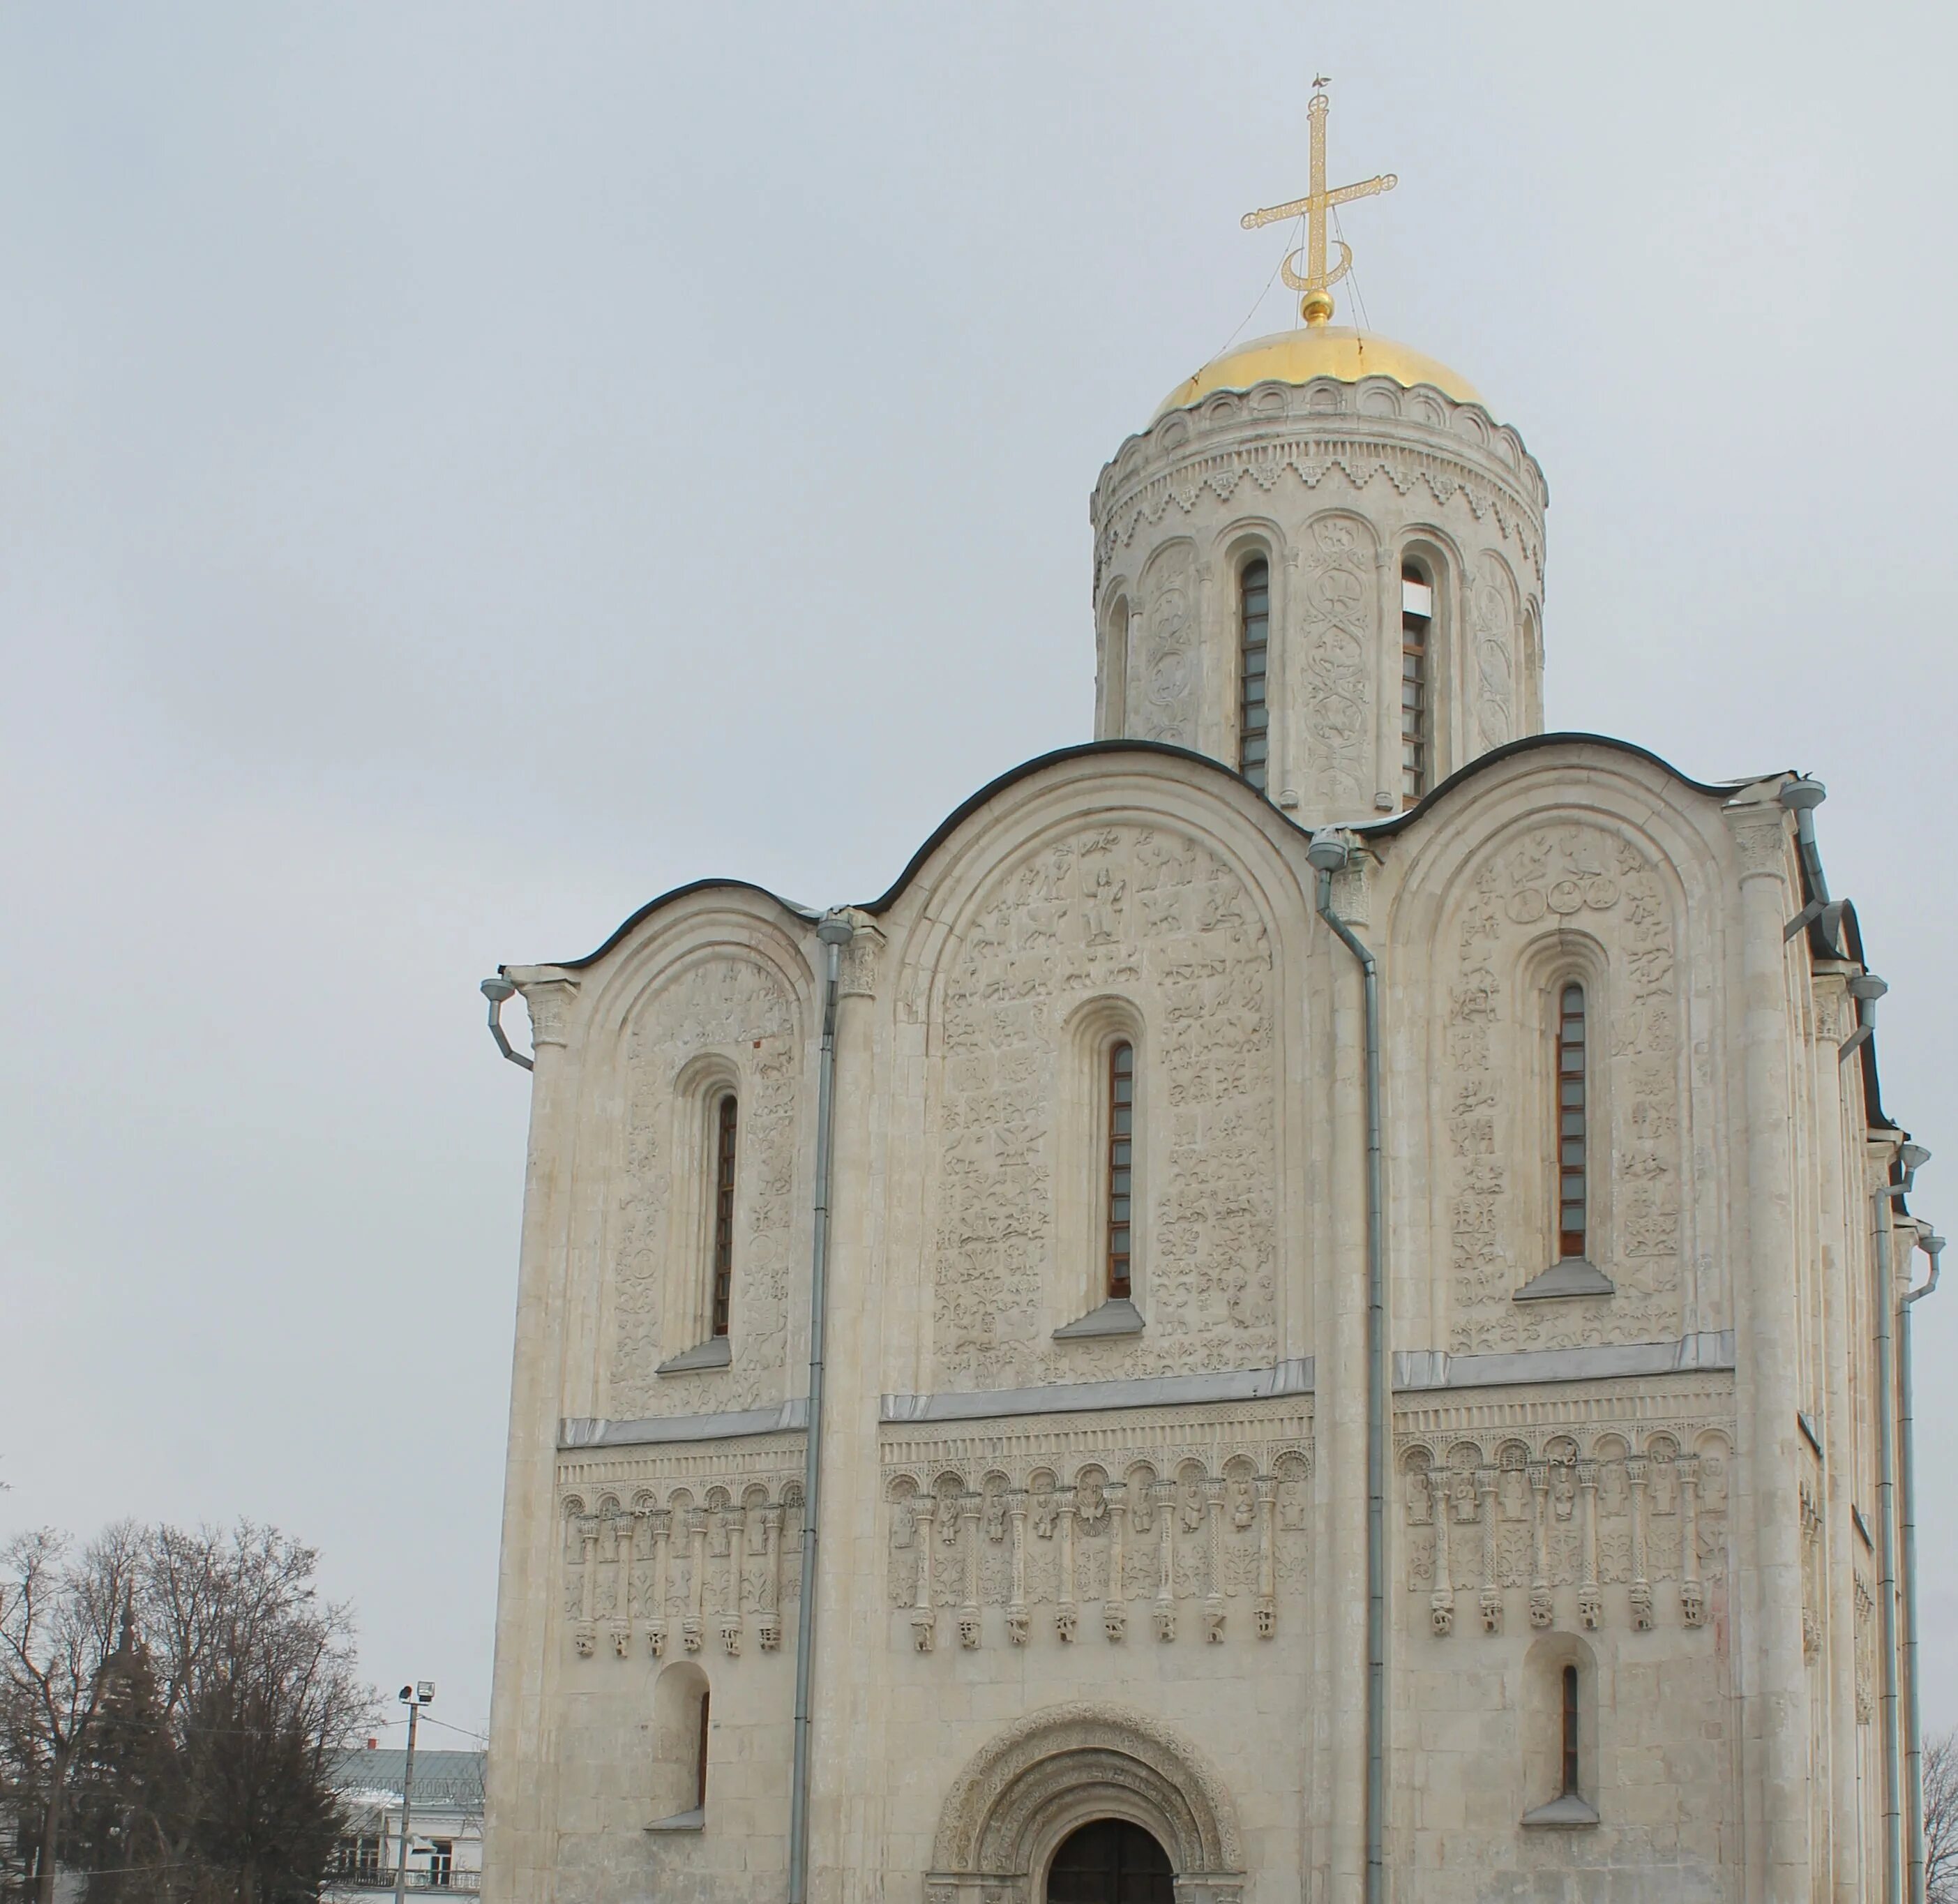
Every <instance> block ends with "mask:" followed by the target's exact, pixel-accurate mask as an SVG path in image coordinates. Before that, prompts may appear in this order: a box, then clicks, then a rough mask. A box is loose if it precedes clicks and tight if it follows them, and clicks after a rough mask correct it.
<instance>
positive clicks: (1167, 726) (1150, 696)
mask: <svg viewBox="0 0 1958 1904" xmlns="http://www.w3.org/2000/svg"><path fill="white" fill-rule="evenodd" d="M1141 601H1142V612H1141V617H1140V622H1139V635H1138V625H1137V624H1136V622H1135V621H1133V620H1132V621H1131V623H1130V624H1129V641H1130V643H1131V644H1132V646H1131V659H1130V665H1131V666H1132V668H1133V670H1134V674H1133V679H1132V681H1131V682H1130V684H1129V732H1130V733H1131V734H1134V735H1139V737H1140V738H1142V739H1143V740H1145V741H1166V742H1168V744H1170V745H1171V746H1173V747H1194V746H1195V745H1196V709H1197V695H1198V687H1199V676H1200V665H1199V658H1198V655H1197V643H1196V551H1194V550H1193V548H1192V547H1190V544H1188V543H1187V542H1177V543H1173V544H1171V546H1170V547H1168V548H1166V549H1164V550H1162V551H1160V552H1159V553H1158V554H1157V556H1156V557H1155V559H1154V560H1152V562H1151V563H1150V564H1149V568H1148V570H1147V571H1146V572H1145V574H1144V576H1143V577H1142V590H1141Z"/></svg>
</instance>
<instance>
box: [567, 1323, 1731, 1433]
mask: <svg viewBox="0 0 1958 1904" xmlns="http://www.w3.org/2000/svg"><path fill="white" fill-rule="evenodd" d="M1733 1366H1734V1331H1732V1330H1731V1329H1716V1330H1711V1331H1705V1332H1703V1333H1701V1334H1697V1335H1685V1336H1681V1338H1679V1340H1678V1341H1676V1342H1627V1343H1621V1344H1615V1345H1598V1346H1595V1347H1589V1348H1579V1349H1520V1350H1516V1351H1515V1352H1514V1353H1510V1354H1503V1355H1452V1354H1450V1353H1449V1352H1448V1351H1447V1350H1446V1349H1415V1350H1396V1351H1395V1352H1394V1388H1395V1391H1396V1393H1399V1394H1408V1393H1418V1392H1421V1391H1424V1390H1431V1389H1441V1388H1448V1389H1460V1388H1503V1387H1510V1386H1514V1385H1517V1384H1519V1383H1530V1382H1597V1381H1604V1380H1608V1379H1611V1377H1613V1376H1650V1375H1678V1374H1684V1373H1688V1372H1693V1371H1695V1370H1707V1369H1731V1368H1732V1367H1733ZM1313 1389H1314V1371H1313V1358H1312V1357H1310V1356H1309V1355H1308V1356H1300V1357H1295V1358H1294V1360H1291V1361H1288V1362H1281V1363H1277V1364H1276V1365H1275V1366H1273V1367H1272V1368H1269V1369H1223V1370H1221V1371H1218V1372H1215V1373H1212V1374H1209V1375H1156V1376H1133V1377H1131V1378H1129V1379H1127V1380H1126V1381H1120V1382H1048V1383H1046V1384H1044V1385H1043V1386H1041V1387H1039V1388H991V1389H981V1390H977V1391H972V1390H956V1391H948V1392H945V1393H943V1394H940V1395H882V1396H880V1397H879V1399H878V1405H877V1419H878V1420H879V1421H880V1422H882V1423H920V1422H938V1421H994V1420H1005V1419H1006V1418H1008V1417H1012V1416H1015V1415H1063V1414H1098V1413H1104V1412H1109V1411H1114V1410H1118V1409H1123V1408H1163V1407H1198V1406H1201V1405H1202V1404H1205V1403H1208V1402H1219V1401H1263V1400H1264V1399H1266V1398H1267V1397H1270V1396H1274V1395H1310V1394H1312V1393H1313ZM807 1426H809V1401H808V1398H806V1396H800V1395H798V1396H797V1397H796V1398H794V1400H792V1401H784V1402H783V1403H781V1404H779V1405H778V1406H777V1407H773V1408H744V1409H742V1410H740V1411H737V1412H735V1413H733V1414H718V1415H667V1416H657V1417H651V1418H649V1419H647V1420H638V1421H608V1420H604V1418H603V1417H592V1416H567V1417H566V1418H565V1419H564V1420H562V1422H561V1423H559V1428H558V1445H559V1448H561V1449H580V1448H635V1447H648V1446H657V1445H661V1444H662V1443H671V1442H695V1441H733V1440H738V1439H741V1438H743V1436H751V1435H781V1434H799V1433H801V1432H802V1430H804V1429H805V1428H806V1427H807Z"/></svg>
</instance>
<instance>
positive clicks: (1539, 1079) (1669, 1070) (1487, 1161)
mask: <svg viewBox="0 0 1958 1904" xmlns="http://www.w3.org/2000/svg"><path fill="white" fill-rule="evenodd" d="M1564 922H1569V924H1570V925H1571V926H1572V927H1573V928H1579V929H1581V930H1583V931H1584V932H1585V933H1586V935H1588V936H1589V937H1590V938H1593V939H1595V940H1597V941H1600V942H1602V944H1603V945H1604V946H1605V949H1606V956H1607V957H1608V960H1609V962H1610V966H1611V971H1610V975H1609V978H1610V982H1609V984H1608V986H1607V987H1606V988H1605V990H1606V992H1608V998H1609V1003H1610V1007H1611V1016H1610V1020H1609V1022H1608V1023H1605V1022H1603V1021H1602V1020H1601V1018H1600V1017H1599V1012H1600V1008H1601V1006H1602V1003H1603V1001H1602V1000H1599V999H1598V998H1590V999H1589V1001H1588V1002H1589V1005H1590V1009H1591V1012H1592V1022H1591V1025H1590V1027H1589V1037H1590V1041H1591V1053H1592V1056H1591V1064H1592V1090H1591V1093H1590V1094H1589V1095H1590V1112H1591V1131H1590V1138H1589V1145H1590V1151H1591V1155H1592V1158H1593V1160H1595V1166H1597V1167H1598V1168H1601V1169H1602V1168H1606V1167H1608V1169H1609V1170H1610V1173H1611V1181H1610V1195H1611V1219H1610V1221H1609V1222H1608V1223H1602V1222H1600V1221H1598V1216H1599V1214H1602V1199H1601V1198H1600V1196H1599V1195H1598V1192H1597V1191H1595V1190H1594V1193H1593V1220H1592V1228H1591V1232H1590V1236H1589V1246H1590V1247H1591V1248H1592V1250H1593V1251H1594V1252H1595V1253H1596V1254H1598V1255H1601V1256H1602V1258H1603V1260H1601V1261H1598V1268H1601V1269H1602V1270H1603V1271H1605V1274H1607V1275H1608V1276H1610V1277H1611V1278H1612V1280H1614V1282H1615V1283H1616V1284H1617V1293H1616V1295H1615V1296H1613V1297H1611V1299H1610V1301H1609V1303H1608V1306H1607V1305H1605V1304H1602V1303H1567V1302H1545V1303H1516V1302H1513V1300H1512V1299H1511V1298H1512V1297H1513V1295H1514V1293H1515V1292H1516V1290H1517V1289H1519V1287H1522V1284H1524V1283H1526V1282H1527V1281H1528V1280H1529V1279H1530V1278H1531V1277H1533V1276H1535V1275H1536V1274H1538V1272H1539V1271H1541V1270H1544V1269H1545V1268H1548V1267H1549V1265H1550V1261H1551V1255H1550V1252H1551V1248H1552V1246H1553V1245H1554V1233H1553V1225H1552V1222H1551V1198H1552V1196H1553V1194H1554V1185H1553V1183H1552V1181H1551V1177H1550V1174H1549V1171H1548V1162H1547V1160H1548V1155H1549V1150H1550V1144H1551V1134H1552V1131H1553V1130H1554V1122H1553V1119H1552V1117H1551V1097H1550V1084H1549V1069H1548V1068H1549V1066H1550V1065H1551V1063H1552V1057H1551V1048H1550V1043H1549V1038H1548V1032H1547V1030H1543V1029H1541V1027H1540V1025H1539V1024H1538V1023H1534V1022H1529V1021H1527V1020H1526V1022H1523V1023H1517V1022H1515V1020H1516V1017H1517V1015H1518V1007H1519V1004H1520V1005H1522V1007H1523V1008H1525V1009H1526V1010H1527V1008H1528V1006H1529V1003H1530V1001H1528V1000H1518V999H1517V998H1516V996H1515V994H1514V992H1513V989H1512V980H1513V975H1514V974H1515V973H1516V972H1517V971H1518V970H1519V969H1525V967H1526V961H1527V960H1528V956H1529V950H1530V948H1531V946H1532V942H1535V941H1541V940H1542V939H1543V938H1545V935H1548V934H1551V933H1554V931H1557V929H1558V928H1559V927H1560V925H1563V924H1564ZM1452 938H1453V946H1452V951H1451V955H1450V956H1451V957H1452V961H1453V963H1452V969H1451V973H1450V976H1449V983H1448V992H1447V997H1446V1025H1445V1029H1444V1033H1443V1038H1444V1043H1443V1054H1442V1061H1443V1065H1445V1067H1446V1077H1447V1080H1448V1083H1447V1086H1446V1096H1445V1098H1444V1100H1443V1105H1442V1110H1441V1115H1442V1134H1443V1151H1444V1156H1445V1161H1446V1173H1447V1182H1448V1185H1449V1195H1448V1204H1447V1209H1446V1218H1447V1222H1448V1226H1449V1255H1450V1263H1451V1270H1452V1277H1451V1281H1452V1289H1451V1296H1452V1311H1453V1320H1452V1344H1453V1347H1454V1348H1455V1350H1456V1351H1457V1352H1458V1353H1474V1352H1478V1351H1479V1352H1486V1351H1492V1350H1508V1349H1517V1348H1555V1347H1570V1346H1572V1345H1573V1344H1578V1343H1589V1342H1597V1341H1659V1340H1662V1339H1664V1338H1665V1337H1667V1336H1668V1335H1669V1334H1674V1333H1676V1332H1677V1331H1678V1328H1679V1326H1680V1300H1679V1282H1680V1266H1681V1252H1682V1249H1683V1247H1684V1242H1683V1239H1682V1236H1681V1204H1682V1190H1681V1172H1682V1167H1683V1163H1684V1157H1683V1153H1682V1147H1681V1124H1682V1108H1681V1092H1682V1089H1683V1087H1682V1084H1681V1081H1680V1076H1679V1064H1678V1040H1679V1020H1680V1005H1679V1001H1678V975H1677V973H1676V971H1675V967H1674V922H1673V919H1672V907H1671V901H1670V899H1669V896H1668V891H1667V888H1666V886H1665V882H1664V881H1663V880H1662V877H1661V875H1660V874H1659V871H1658V869H1657V868H1655V866H1654V865H1652V863H1651V862H1649V861H1648V860H1647V859H1646V857H1645V856H1644V855H1643V853H1642V852H1640V849H1638V848H1637V847H1636V846H1634V845H1633V843H1631V842H1630V840H1628V839H1624V838H1623V837H1621V836H1618V835H1617V834H1614V833H1608V832H1607V831H1605V830H1604V829H1602V828H1601V827H1591V826H1587V825H1581V824H1575V823H1570V824H1564V825H1560V826H1555V827H1544V828H1542V829H1541V830H1538V831H1536V832H1535V833H1530V834H1529V835H1527V836H1525V837H1524V838H1522V839H1519V840H1517V841H1516V842H1514V843H1512V844H1511V845H1510V846H1507V847H1506V848H1505V849H1503V851H1501V852H1499V853H1497V854H1496V855H1493V856H1492V857H1491V858H1489V859H1488V860H1487V861H1485V862H1484V863H1483V864H1482V865H1481V867H1480V868H1478V869H1477V871H1475V873H1474V874H1473V875H1472V879H1471V882H1470V890H1469V893H1468V896H1467V897H1466V900H1465V902H1464V903H1462V905H1461V906H1460V907H1459V909H1458V910H1457V912H1456V916H1455V923H1454V925H1453V933H1452ZM1544 982H1545V984H1546V985H1548V984H1549V983H1551V979H1550V978H1549V977H1548V976H1546V977H1545V981H1544ZM1538 1003H1539V1004H1541V1001H1538ZM1549 1010H1550V1008H1549V1007H1548V1005H1547V1004H1545V1005H1543V1006H1542V1010H1541V1013H1540V1014H1538V1016H1539V1017H1541V1019H1542V1020H1543V1022H1544V1023H1547V1022H1548V1012H1549ZM1532 1147H1534V1148H1535V1150H1536V1152H1537V1153H1538V1155H1539V1156H1541V1157H1544V1158H1545V1160H1546V1167H1545V1171H1544V1173H1543V1181H1542V1182H1541V1184H1540V1185H1538V1192H1539V1194H1540V1196H1541V1205H1542V1207H1541V1208H1538V1207H1535V1199H1526V1198H1521V1197H1519V1195H1518V1194H1517V1192H1516V1185H1515V1179H1516V1174H1517V1171H1516V1161H1517V1160H1518V1158H1519V1157H1521V1156H1524V1155H1526V1154H1528V1153H1529V1150H1531V1149H1532ZM1594 1181H1595V1182H1597V1183H1598V1184H1600V1185H1602V1183H1603V1182H1604V1179H1603V1178H1602V1176H1598V1177H1596V1178H1595V1179H1594ZM1526 1204H1528V1205H1529V1207H1526Z"/></svg>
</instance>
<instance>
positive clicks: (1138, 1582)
mask: <svg viewBox="0 0 1958 1904" xmlns="http://www.w3.org/2000/svg"><path fill="white" fill-rule="evenodd" d="M1112 1439H1114V1442H1115V1445H1113V1446H1110V1440H1111V1437H1110V1436H1109V1434H1108V1433H1107V1430H1106V1428H1105V1427H1101V1428H1091V1427H1078V1428H1070V1427H1069V1426H1068V1425H1067V1424H1066V1423H1065V1422H1064V1421H1063V1422H1062V1423H1059V1424H1049V1425H1047V1426H1046V1427H1044V1429H1043V1430H1041V1431H1038V1432H1036V1433H1029V1434H1024V1435H1005V1434H1000V1435H993V1434H974V1435H973V1436H969V1437H964V1436H962V1437H958V1438H956V1439H953V1438H947V1439H943V1440H939V1441H931V1442H887V1444H886V1447H885V1449H884V1472H885V1497H886V1503H887V1515H888V1518H887V1521H886V1530H887V1532H886V1541H887V1553H888V1561H887V1574H886V1585H887V1589H888V1592H889V1600H890V1604H891V1605H892V1608H893V1609H894V1610H900V1611H901V1610H906V1609H908V1610H909V1612H910V1616H911V1617H910V1619H909V1620H908V1623H907V1626H908V1638H907V1639H906V1642H905V1643H906V1645H907V1646H908V1648H910V1649H914V1650H915V1651H917V1652H935V1651H936V1650H937V1649H938V1648H939V1644H940V1642H941V1639H944V1638H945V1637H946V1636H948V1635H949V1633H952V1632H954V1631H955V1633H956V1634H957V1637H958V1641H959V1643H960V1645H961V1646H962V1647H963V1648H966V1649H971V1648H974V1647H977V1646H981V1645H988V1644H990V1645H997V1644H999V1643H1000V1642H1001V1641H1002V1640H1004V1641H1005V1642H1006V1643H1007V1644H1009V1645H1015V1646H1022V1645H1028V1643H1030V1642H1032V1641H1034V1640H1037V1639H1042V1638H1047V1637H1050V1638H1051V1639H1052V1640H1053V1642H1054V1643H1057V1644H1059V1645H1076V1644H1079V1643H1080V1642H1081V1641H1082V1639H1083V1638H1085V1637H1086V1636H1088V1635H1090V1634H1098V1636H1100V1638H1101V1639H1102V1640H1104V1641H1105V1642H1107V1644H1109V1645H1123V1644H1124V1643H1126V1642H1127V1640H1128V1639H1129V1635H1130V1632H1131V1625H1130V1622H1131V1617H1132V1616H1133V1617H1134V1618H1135V1619H1136V1620H1138V1621H1139V1622H1140V1625H1139V1627H1138V1628H1137V1629H1136V1630H1138V1631H1139V1633H1141V1634H1142V1636H1147V1635H1149V1634H1151V1633H1152V1634H1153V1635H1154V1636H1155V1639H1157V1640H1158V1641H1159V1642H1164V1643H1173V1642H1174V1641H1175V1640H1176V1639H1177V1638H1178V1637H1179V1636H1181V1637H1183V1638H1185V1639H1200V1640H1201V1641H1202V1642H1206V1643H1212V1644H1220V1645H1221V1644H1224V1643H1226V1642H1228V1641H1231V1640H1236V1639H1269V1638H1271V1637H1272V1636H1273V1635H1274V1634H1275V1633H1276V1632H1277V1631H1278V1621H1279V1614H1280V1610H1281V1607H1282V1606H1284V1605H1285V1604H1291V1605H1292V1606H1294V1607H1297V1605H1298V1604H1299V1603H1300V1601H1301V1600H1302V1598H1303V1595H1304V1590H1305V1586H1306V1577H1307V1564H1308V1560H1309V1556H1308V1554H1307V1547H1306V1525H1305V1522H1306V1515H1305V1502H1306V1496H1307V1483H1308V1481H1309V1480H1310V1475H1311V1471H1312V1442H1311V1439H1310V1433H1309V1430H1308V1427H1307V1423H1305V1422H1304V1420H1301V1419H1298V1418H1297V1417H1291V1418H1285V1417H1277V1418H1267V1419H1266V1420H1257V1419H1256V1418H1251V1419H1243V1418H1237V1419H1232V1420H1225V1421H1212V1422H1210V1423H1205V1424H1199V1425H1193V1424H1190V1423H1176V1422H1174V1420H1165V1421H1159V1422H1155V1423H1146V1422H1145V1423H1139V1424H1136V1425H1134V1426H1133V1427H1132V1428H1131V1430H1130V1432H1129V1433H1128V1434H1127V1435H1126V1436H1120V1437H1116V1438H1112ZM1124 1444H1126V1445H1124ZM1089 1448H1091V1449H1092V1450H1093V1456H1092V1458H1085V1453H1084V1452H1083V1451H1085V1450H1086V1449H1089ZM926 1528H935V1529H936V1538H932V1539H927V1538H926V1537H925V1534H924V1529H926ZM947 1528H950V1529H951V1530H952V1531H951V1533H950V1535H949V1537H947V1534H946V1530H947ZM988 1549H990V1550H992V1552H991V1557H990V1559H989V1557H988V1553H987V1550H988ZM1183 1607H1188V1608H1189V1610H1190V1614H1191V1617H1190V1620H1186V1621H1183V1622H1179V1620H1178V1619H1177V1614H1178V1610H1179V1609H1180V1608H1183ZM1145 1610H1146V1612H1147V1617H1146V1618H1145V1617H1144V1615H1145ZM948 1615H949V1616H950V1618H949V1620H948V1619H947V1617H946V1616H948Z"/></svg>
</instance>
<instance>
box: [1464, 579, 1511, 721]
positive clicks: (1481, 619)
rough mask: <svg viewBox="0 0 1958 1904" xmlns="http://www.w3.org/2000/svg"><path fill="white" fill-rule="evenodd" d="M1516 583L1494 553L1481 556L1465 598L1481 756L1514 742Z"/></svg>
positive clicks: (1470, 664)
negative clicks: (1467, 603)
mask: <svg viewBox="0 0 1958 1904" xmlns="http://www.w3.org/2000/svg"><path fill="white" fill-rule="evenodd" d="M1518 620H1519V616H1518V611H1517V606H1516V579H1515V577H1514V576H1512V575H1511V574H1510V565H1509V564H1508V563H1507V562H1505V561H1504V560H1503V558H1502V557H1500V555H1498V554H1497V553H1496V552H1495V551H1494V550H1493V549H1488V550H1484V551H1483V554H1482V559H1481V562H1480V563H1479V564H1478V566H1477V569H1476V573H1475V584H1474V586H1473V587H1472V589H1470V591H1469V666H1470V668H1471V669H1472V679H1473V687H1472V693H1473V695H1474V707H1475V751H1476V752H1478V753H1485V752H1487V751H1488V750H1489V749H1490V748H1491V747H1500V746H1502V745H1503V743H1504V742H1505V741H1510V740H1513V739H1514V738H1515V737H1516V627H1517V624H1518Z"/></svg>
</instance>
